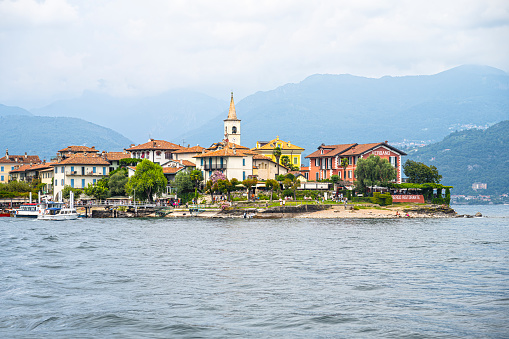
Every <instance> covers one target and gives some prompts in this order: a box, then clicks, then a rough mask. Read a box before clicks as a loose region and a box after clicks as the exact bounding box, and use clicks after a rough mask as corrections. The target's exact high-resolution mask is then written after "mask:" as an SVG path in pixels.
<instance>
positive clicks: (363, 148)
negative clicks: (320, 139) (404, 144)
mask: <svg viewBox="0 0 509 339" xmlns="http://www.w3.org/2000/svg"><path fill="white" fill-rule="evenodd" d="M378 146H385V147H388V148H390V149H391V150H393V151H394V152H396V153H399V154H401V155H406V153H405V152H403V151H400V150H399V149H397V148H395V147H393V146H391V145H389V144H387V143H385V142H375V143H370V144H344V145H329V146H327V145H323V144H322V145H321V146H319V147H318V150H317V151H315V152H313V153H311V154H310V155H308V156H307V157H306V158H319V157H334V156H336V155H339V156H352V155H361V154H364V153H366V152H368V151H370V150H372V149H374V148H376V147H378ZM322 149H330V150H329V151H328V152H324V153H323V154H321V150H322Z"/></svg>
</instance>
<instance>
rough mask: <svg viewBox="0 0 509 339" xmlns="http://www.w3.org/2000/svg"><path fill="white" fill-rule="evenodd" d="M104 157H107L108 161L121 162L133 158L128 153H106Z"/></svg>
mask: <svg viewBox="0 0 509 339" xmlns="http://www.w3.org/2000/svg"><path fill="white" fill-rule="evenodd" d="M103 155H104V156H106V159H107V160H108V161H113V160H121V159H126V158H130V157H131V154H129V153H127V152H105V153H103Z"/></svg>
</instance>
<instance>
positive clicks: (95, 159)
mask: <svg viewBox="0 0 509 339" xmlns="http://www.w3.org/2000/svg"><path fill="white" fill-rule="evenodd" d="M109 164H110V163H109V162H108V161H106V160H104V158H102V157H100V156H98V155H95V154H90V155H82V154H79V153H77V154H73V155H72V156H70V157H68V158H65V159H64V160H62V161H60V162H57V163H54V164H52V165H51V166H61V165H104V166H108V165H109Z"/></svg>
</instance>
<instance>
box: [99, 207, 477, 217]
mask: <svg viewBox="0 0 509 339" xmlns="http://www.w3.org/2000/svg"><path fill="white" fill-rule="evenodd" d="M91 214H92V215H91V216H92V217H93V218H133V217H139V218H144V217H146V218H150V217H166V218H180V217H200V218H255V219H276V218H331V219H388V218H454V217H465V218H466V217H479V216H482V215H480V213H478V214H476V215H475V216H466V215H457V213H456V211H454V209H452V208H451V207H449V206H445V205H412V206H408V205H404V206H400V205H392V206H385V207H379V206H354V205H347V206H344V205H327V204H302V205H297V206H277V207H271V208H263V207H262V208H260V207H259V206H252V207H250V206H248V207H244V208H231V209H224V210H221V209H203V210H200V211H199V212H192V213H191V212H190V211H189V209H185V208H182V209H175V210H171V211H169V210H164V211H161V210H155V209H138V210H137V211H136V212H135V211H132V210H129V211H117V210H115V209H104V208H103V209H95V210H92V213H91Z"/></svg>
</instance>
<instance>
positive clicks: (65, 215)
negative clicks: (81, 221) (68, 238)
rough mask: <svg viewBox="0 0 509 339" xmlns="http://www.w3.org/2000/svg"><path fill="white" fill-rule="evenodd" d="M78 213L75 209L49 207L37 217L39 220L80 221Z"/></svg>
mask: <svg viewBox="0 0 509 339" xmlns="http://www.w3.org/2000/svg"><path fill="white" fill-rule="evenodd" d="M78 216H79V215H78V212H77V211H76V209H75V208H69V207H64V208H58V207H48V208H45V209H44V210H42V212H41V214H39V215H38V216H37V219H38V220H75V219H78Z"/></svg>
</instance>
